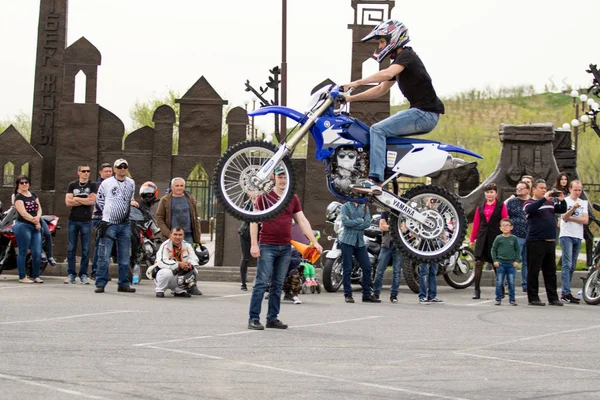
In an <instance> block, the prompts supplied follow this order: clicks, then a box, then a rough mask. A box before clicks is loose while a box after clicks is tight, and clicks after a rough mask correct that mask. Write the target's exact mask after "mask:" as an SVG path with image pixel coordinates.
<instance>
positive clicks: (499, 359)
mask: <svg viewBox="0 0 600 400" xmlns="http://www.w3.org/2000/svg"><path fill="white" fill-rule="evenodd" d="M455 354H459V355H462V356H469V357H476V358H484V359H486V360H494V361H504V362H511V363H517V364H525V365H533V366H536V367H544V368H548V367H550V368H559V369H567V370H571V371H577V372H593V373H596V374H600V371H598V370H595V369H585V368H575V367H565V366H564V365H553V364H544V363H537V362H532V361H522V360H513V359H511V358H502V357H491V356H482V355H479V354H471V353H463V352H458V353H455Z"/></svg>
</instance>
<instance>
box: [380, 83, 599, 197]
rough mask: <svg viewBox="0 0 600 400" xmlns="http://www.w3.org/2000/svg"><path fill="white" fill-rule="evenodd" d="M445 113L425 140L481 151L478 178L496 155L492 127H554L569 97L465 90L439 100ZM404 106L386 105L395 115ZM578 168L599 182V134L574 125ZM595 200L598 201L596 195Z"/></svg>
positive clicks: (565, 118)
mask: <svg viewBox="0 0 600 400" xmlns="http://www.w3.org/2000/svg"><path fill="white" fill-rule="evenodd" d="M443 101H444V104H445V106H446V114H445V115H443V116H442V118H440V122H439V124H438V126H437V127H436V129H435V130H434V131H433V132H431V133H430V134H428V135H427V137H428V138H431V139H435V140H440V141H442V142H446V143H450V144H455V145H459V146H462V147H465V148H467V149H469V150H472V151H475V152H476V153H479V154H481V155H482V156H483V157H484V159H483V160H479V161H478V163H479V171H480V174H481V178H482V180H484V179H485V178H487V177H488V176H489V175H490V174H491V173H492V172H493V171H494V169H495V167H496V164H497V162H498V159H499V157H500V148H501V143H500V140H499V139H498V129H499V127H500V124H501V123H505V124H529V123H540V122H551V123H552V124H554V126H556V127H560V126H562V124H563V123H565V122H570V121H571V120H572V119H573V118H574V116H575V113H574V108H573V103H572V102H573V100H572V98H571V97H570V96H569V95H567V94H561V93H541V94H535V93H533V89H531V88H525V87H517V88H512V89H504V90H503V91H502V92H500V93H490V92H489V91H484V92H481V91H475V90H473V91H471V92H466V93H461V94H459V95H457V96H454V97H452V98H448V99H443ZM406 108H408V104H402V105H399V106H392V107H391V112H392V114H393V113H396V112H398V111H400V110H403V109H406ZM578 140H579V144H578V148H579V149H578V171H579V173H580V175H581V178H582V180H583V181H584V183H600V165H598V162H597V160H598V159H599V157H600V138H599V137H598V136H597V135H596V133H595V132H594V131H593V130H592V129H591V128H590V127H589V126H588V127H587V129H586V131H585V132H582V127H581V126H580V129H579V138H578ZM598 200H600V199H598Z"/></svg>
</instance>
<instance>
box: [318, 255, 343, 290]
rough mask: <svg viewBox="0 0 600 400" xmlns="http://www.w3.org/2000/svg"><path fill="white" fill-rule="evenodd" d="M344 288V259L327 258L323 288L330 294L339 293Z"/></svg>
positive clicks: (324, 267)
mask: <svg viewBox="0 0 600 400" xmlns="http://www.w3.org/2000/svg"><path fill="white" fill-rule="evenodd" d="M340 286H342V257H341V256H340V257H338V258H336V259H332V258H325V260H324V261H323V287H324V288H325V290H326V291H328V292H330V293H331V292H337V291H338V289H339V288H340Z"/></svg>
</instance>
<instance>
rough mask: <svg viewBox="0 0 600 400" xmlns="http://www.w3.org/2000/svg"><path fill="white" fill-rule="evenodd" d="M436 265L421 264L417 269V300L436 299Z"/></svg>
mask: <svg viewBox="0 0 600 400" xmlns="http://www.w3.org/2000/svg"><path fill="white" fill-rule="evenodd" d="M437 272H438V264H421V267H420V268H419V298H420V299H426V300H433V299H435V298H436V297H437Z"/></svg>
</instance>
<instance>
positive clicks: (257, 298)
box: [249, 244, 292, 322]
mask: <svg viewBox="0 0 600 400" xmlns="http://www.w3.org/2000/svg"><path fill="white" fill-rule="evenodd" d="M259 247H260V257H259V258H258V263H257V266H256V279H255V280H254V287H253V288H252V297H251V298H250V313H249V314H250V319H260V310H261V307H262V301H263V296H264V295H265V291H266V290H267V285H268V284H269V281H271V288H270V289H269V309H268V311H267V322H269V321H273V320H276V319H277V316H278V315H279V309H280V306H281V289H282V288H283V280H284V279H285V276H286V275H287V271H288V266H289V265H290V257H291V254H292V248H291V246H290V245H289V244H286V245H281V246H279V245H275V244H260V245H259Z"/></svg>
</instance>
